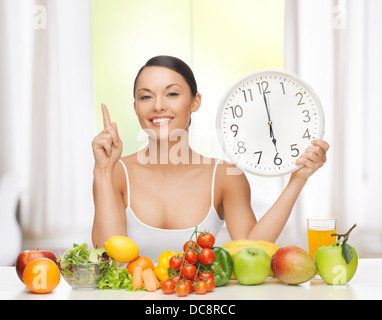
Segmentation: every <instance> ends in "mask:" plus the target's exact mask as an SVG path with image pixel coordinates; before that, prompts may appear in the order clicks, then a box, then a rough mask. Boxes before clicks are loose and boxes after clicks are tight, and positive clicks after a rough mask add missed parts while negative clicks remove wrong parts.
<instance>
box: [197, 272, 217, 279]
mask: <svg viewBox="0 0 382 320" xmlns="http://www.w3.org/2000/svg"><path fill="white" fill-rule="evenodd" d="M199 278H200V279H204V280H207V279H212V280H214V274H213V273H212V272H208V271H202V272H200V273H199Z"/></svg>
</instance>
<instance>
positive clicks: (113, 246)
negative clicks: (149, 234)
mask: <svg viewBox="0 0 382 320" xmlns="http://www.w3.org/2000/svg"><path fill="white" fill-rule="evenodd" d="M104 246H105V250H106V253H107V255H108V256H109V257H110V258H111V259H113V260H115V261H117V262H121V263H127V262H130V261H133V260H135V259H136V258H137V257H138V256H139V249H138V246H137V244H136V243H135V242H134V241H133V240H131V239H130V238H128V237H124V236H115V237H111V238H110V239H109V240H108V241H107V242H106V243H105V245H104Z"/></svg>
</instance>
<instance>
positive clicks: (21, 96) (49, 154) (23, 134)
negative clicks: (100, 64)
mask: <svg viewBox="0 0 382 320" xmlns="http://www.w3.org/2000/svg"><path fill="white" fill-rule="evenodd" d="M90 18H91V1H90V0H81V1H77V0H45V1H44V0H35V1H34V0H0V47H1V53H0V68H1V72H0V111H1V118H0V128H1V129H0V130H1V137H0V139H1V140H0V141H1V156H0V161H1V162H0V173H4V172H14V173H16V174H17V176H18V178H19V182H20V185H21V189H22V190H21V191H22V199H21V200H22V205H21V208H22V211H21V225H22V229H23V233H24V236H25V237H26V239H27V240H28V239H29V240H31V239H32V240H33V239H39V240H41V239H47V242H46V244H49V240H50V239H55V240H56V241H57V240H58V241H60V237H61V236H63V235H67V234H68V233H67V230H71V233H72V234H76V235H78V237H77V238H75V237H72V238H71V239H70V240H68V241H71V242H69V243H66V244H65V245H64V246H65V247H66V246H67V245H69V246H71V245H72V242H73V241H83V240H84V239H85V240H87V241H89V240H88V239H90V228H91V222H92V217H93V204H92V195H91V181H92V163H93V158H92V151H91V140H92V138H93V92H92V84H93V83H92V81H93V80H92V46H91V19H90ZM24 240H25V239H24ZM61 240H63V239H61ZM29 243H33V242H29Z"/></svg>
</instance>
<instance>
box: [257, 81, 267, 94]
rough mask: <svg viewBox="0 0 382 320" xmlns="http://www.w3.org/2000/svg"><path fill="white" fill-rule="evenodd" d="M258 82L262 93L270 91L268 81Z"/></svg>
mask: <svg viewBox="0 0 382 320" xmlns="http://www.w3.org/2000/svg"><path fill="white" fill-rule="evenodd" d="M256 84H257V86H258V87H259V93H260V94H263V93H265V94H266V93H270V91H269V90H268V87H269V83H268V81H262V82H261V83H260V82H256Z"/></svg>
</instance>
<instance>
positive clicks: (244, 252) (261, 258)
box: [233, 247, 271, 285]
mask: <svg viewBox="0 0 382 320" xmlns="http://www.w3.org/2000/svg"><path fill="white" fill-rule="evenodd" d="M270 272H271V258H270V257H269V255H268V253H267V252H266V251H265V250H263V249H260V248H255V247H249V248H244V249H241V250H240V251H239V252H238V253H236V255H235V257H234V258H233V273H234V275H235V277H236V279H237V280H238V281H239V283H240V284H244V285H252V284H260V283H262V282H263V281H264V280H265V279H266V278H267V277H268V275H269V273H270Z"/></svg>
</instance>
